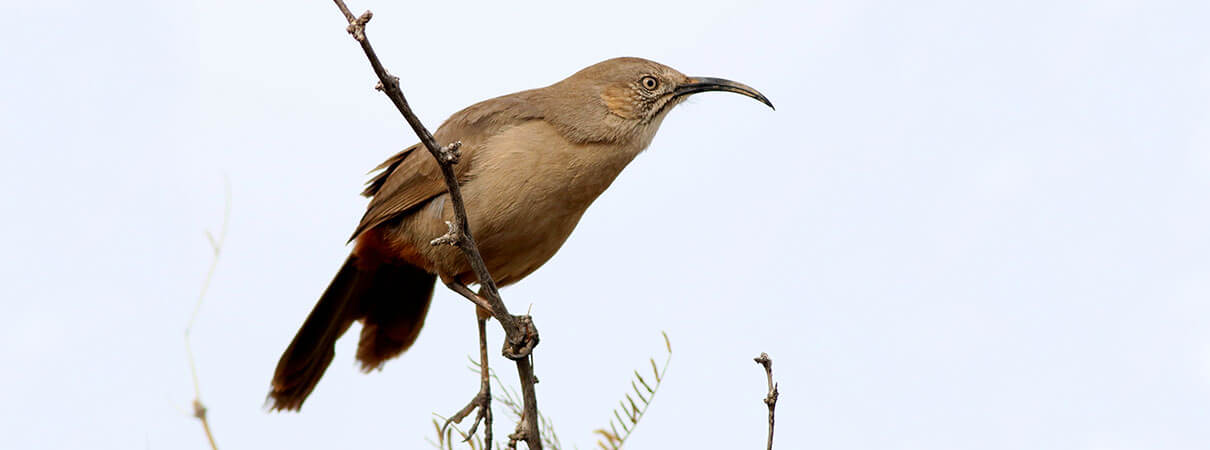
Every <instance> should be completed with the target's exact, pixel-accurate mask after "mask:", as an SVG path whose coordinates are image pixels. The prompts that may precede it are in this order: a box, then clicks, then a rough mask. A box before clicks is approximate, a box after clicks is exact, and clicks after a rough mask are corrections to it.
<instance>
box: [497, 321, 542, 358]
mask: <svg viewBox="0 0 1210 450" xmlns="http://www.w3.org/2000/svg"><path fill="white" fill-rule="evenodd" d="M513 318H514V319H516V320H517V325H518V326H519V327H520V328H521V330H520V332H519V333H518V335H517V336H506V337H505V339H504V352H503V353H504V357H505V358H508V359H511V360H513V361H516V360H519V359H521V358H525V357H527V356H529V354H530V353H532V352H533V351H534V347H537V346H538V328H537V327H535V326H534V320H533V318H531V317H530V316H513Z"/></svg>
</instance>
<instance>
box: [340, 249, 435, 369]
mask: <svg viewBox="0 0 1210 450" xmlns="http://www.w3.org/2000/svg"><path fill="white" fill-rule="evenodd" d="M374 276H375V278H376V279H379V280H382V281H378V282H375V283H374V285H373V288H371V289H370V291H369V292H367V293H366V295H365V297H364V298H365V299H367V300H369V301H366V302H363V303H362V306H363V307H364V311H363V312H364V313H363V315H362V317H363V324H362V327H361V340H360V341H359V342H358V344H357V360H358V361H360V362H361V370H362V371H363V372H369V371H371V370H373V369H381V368H382V363H384V362H386V361H387V360H388V359H391V358H394V357H396V356H399V354H401V353H403V351H404V350H407V349H408V347H411V346H412V343H413V342H416V337H417V336H419V335H420V328H421V327H423V326H424V318H425V316H426V315H428V310H429V301H430V299H432V297H433V286H434V285H435V284H436V282H437V276H436V275H433V274H430V273H428V272H425V271H424V270H422V269H420V268H418V267H415V266H409V265H391V266H382V267H381V268H379V270H378V272H377V273H375V274H374Z"/></svg>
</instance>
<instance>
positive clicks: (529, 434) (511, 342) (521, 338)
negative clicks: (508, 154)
mask: <svg viewBox="0 0 1210 450" xmlns="http://www.w3.org/2000/svg"><path fill="white" fill-rule="evenodd" d="M334 1H335V3H336V6H337V7H338V8H340V12H341V13H342V14H344V17H345V20H346V21H348V23H349V26H348V27H347V28H346V30H347V31H348V32H349V34H351V35H352V36H353V39H355V40H356V41H357V43H358V44H360V45H361V50H362V51H363V52H364V53H365V55H366V58H367V59H369V61H370V66H372V67H373V68H374V73H375V74H376V75H378V80H379V83H378V86H376V88H377V89H379V90H381V91H382V92H383V93H384V94H386V96H387V97H388V98H390V99H391V102H392V103H394V104H395V108H396V109H398V110H399V113H400V114H402V115H403V118H404V119H405V120H407V122H408V125H410V126H411V127H412V131H414V132H415V133H416V136H417V137H419V138H420V142H422V143H423V144H424V147H425V148H426V149H428V151H429V153H430V154H432V155H433V158H435V159H436V160H437V162H438V163H439V165H440V166H441V173H442V175H444V177H445V184H446V190H447V191H448V192H449V195H450V203H452V204H453V206H454V223H453V225H451V227H450V232H449V233H447V234H446V235H445V236H442V237H440V238H438V240H439V242H435V243H436V244H443V243H444V244H450V245H456V246H457V247H458V248H459V249H460V250H462V252H463V254H465V255H466V259H467V261H468V262H469V263H470V266H471V268H472V269H474V271H475V276H476V277H477V278H478V279H479V285H480V286H481V289H480V295H475V293H473V292H471V291H470V290H469V289H466V287H465V286H462V285H459V284H457V283H447V285H448V286H449V287H450V288H451V289H453V290H454V291H455V292H458V293H459V294H461V295H462V296H463V297H466V298H467V299H469V300H471V301H472V302H475V304H476V305H479V306H483V305H482V304H483V303H486V304H487V306H488V308H485V309H487V310H488V311H490V312H491V313H492V316H493V317H495V318H496V321H498V322H500V326H501V327H502V328H504V333H505V342H504V352H503V353H504V356H505V357H508V358H509V359H512V360H514V361H516V363H517V375H518V376H519V377H520V382H521V393H522V397H523V399H524V406H525V411H524V412H525V414H524V415H523V416H522V418H521V421H520V422H518V423H517V431H516V432H514V433H513V434H510V435H509V448H515V446H516V443H517V441H520V440H524V441H525V442H526V444H528V445H529V448H531V449H540V448H542V440H541V438H540V433H539V432H538V400H537V396H536V395H535V393H534V382H535V381H536V380H535V378H534V375H533V364H532V361H531V358H530V352H531V351H533V347H534V346H535V345H537V343H538V331H537V328H535V327H534V325H533V321H532V320H530V318H529V316H513V315H511V314H509V313H508V308H507V307H505V306H504V302H503V301H501V300H500V292H499V290H498V289H497V287H496V282H495V281H494V280H493V279H492V276H491V274H490V273H488V271H487V265H486V264H485V263H484V262H483V257H482V256H481V255H480V254H479V248H478V246H476V245H475V239H474V237H472V235H471V230H470V226H469V225H468V221H467V216H466V206H465V203H464V202H463V201H462V191H461V189H459V187H458V179H457V178H456V177H455V176H454V169H453V164H454V163H456V162H457V160H458V156H459V155H458V147H459V145H460V144H458V143H456V142H455V143H450V145H448V146H441V145H440V144H438V143H437V141H436V140H435V139H434V138H433V135H432V133H429V131H428V129H426V128H425V127H424V124H422V123H420V119H419V118H418V117H417V116H416V114H415V113H414V112H412V108H411V107H410V106H409V105H408V102H407V100H406V99H405V98H404V96H403V91H402V90H400V88H399V78H397V77H395V76H394V75H391V74H390V73H389V72H387V70H386V68H385V67H383V65H382V61H380V60H379V59H378V55H377V54H376V53H374V48H373V47H372V46H371V45H370V40H369V38H367V37H366V23H368V22H369V21H370V19H371V18H372V17H373V16H374V15H373V14H372V13H371V12H369V11H366V12H365V13H362V15H361V16H354V15H353V13H352V12H350V11H349V7H348V6H346V5H345V3H344V1H343V0H334ZM460 288H461V289H460ZM489 404H490V402H489ZM488 445H490V443H488Z"/></svg>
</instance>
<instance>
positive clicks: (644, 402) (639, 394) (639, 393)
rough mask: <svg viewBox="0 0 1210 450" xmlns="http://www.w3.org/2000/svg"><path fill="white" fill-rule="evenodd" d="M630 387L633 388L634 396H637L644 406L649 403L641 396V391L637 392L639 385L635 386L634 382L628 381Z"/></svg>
mask: <svg viewBox="0 0 1210 450" xmlns="http://www.w3.org/2000/svg"><path fill="white" fill-rule="evenodd" d="M630 387H632V388H634V395H637V396H639V400H642V401H643V404H644V405H646V404H647V403H650V402H648V401H647V397H644V396H643V391H640V390H639V385H638V384H635V382H634V380H630Z"/></svg>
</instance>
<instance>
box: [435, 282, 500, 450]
mask: <svg viewBox="0 0 1210 450" xmlns="http://www.w3.org/2000/svg"><path fill="white" fill-rule="evenodd" d="M447 285H449V286H450V289H453V290H454V291H455V292H458V293H459V294H462V295H463V296H466V297H467V298H468V299H470V300H471V301H472V302H475V304H476V305H478V304H479V303H480V302H483V299H482V297H480V296H479V295H478V294H475V293H474V292H472V291H471V290H470V288H468V287H466V285H464V284H462V283H458V282H453V283H447ZM455 286H456V287H455ZM468 294H469V296H468ZM483 303H486V302H483ZM490 317H491V312H490V310H486V309H484V308H482V307H480V306H476V307H475V320H476V322H477V325H478V327H479V393H478V394H475V397H474V398H471V401H470V403H468V404H467V405H466V406H465V407H463V408H462V409H461V410H460V411H458V412H457V413H455V414H454V415H453V416H450V418H449V419H446V421H445V425H444V426H442V427H441V429H442V433H444V432H445V427H446V426H449V424H450V423H451V422H454V423H462V419H465V418H466V417H467V416H469V415H470V414H471V412H472V411H475V410H476V409H477V410H479V413H478V414H476V415H475V422H474V423H472V424H471V427H470V430H469V431H467V433H466V440H470V438H471V437H472V436H474V435H475V430H476V429H478V427H479V422H480V421H482V422H483V445H484V448H487V449H490V448H492V383H491V372H490V371H489V369H488V365H487V319H488V318H490Z"/></svg>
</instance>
